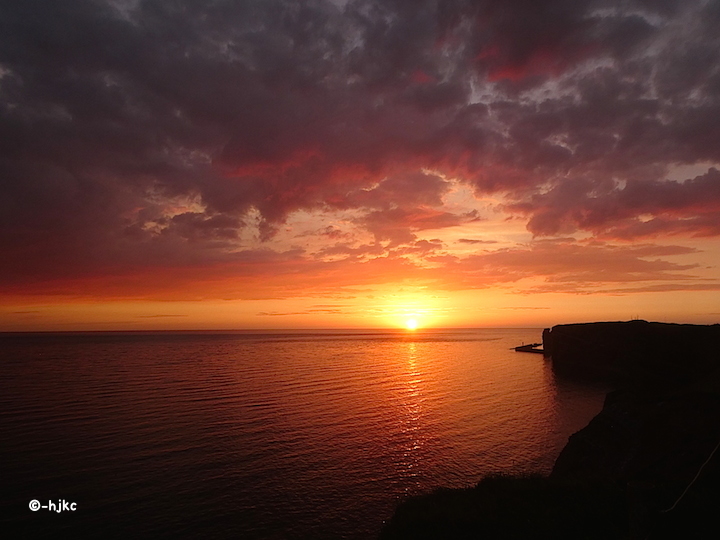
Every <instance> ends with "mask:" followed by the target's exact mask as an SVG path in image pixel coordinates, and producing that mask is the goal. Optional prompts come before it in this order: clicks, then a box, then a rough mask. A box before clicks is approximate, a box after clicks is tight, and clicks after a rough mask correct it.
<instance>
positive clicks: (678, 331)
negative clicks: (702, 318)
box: [381, 321, 720, 540]
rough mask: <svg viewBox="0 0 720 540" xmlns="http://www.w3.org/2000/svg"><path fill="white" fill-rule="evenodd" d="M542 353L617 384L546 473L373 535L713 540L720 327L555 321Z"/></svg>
mask: <svg viewBox="0 0 720 540" xmlns="http://www.w3.org/2000/svg"><path fill="white" fill-rule="evenodd" d="M543 349H544V350H545V354H546V356H549V357H550V358H551V361H552V362H553V368H554V370H555V372H556V373H557V375H558V376H560V377H573V378H576V379H577V378H581V379H585V380H588V381H604V382H611V383H612V384H613V386H614V387H615V388H616V390H615V391H613V392H611V393H609V394H608V396H607V398H606V400H605V404H604V406H603V409H602V411H601V412H600V413H599V414H598V415H597V416H596V417H595V418H594V419H593V420H592V421H591V422H590V423H589V424H588V426H587V427H585V428H583V429H582V430H580V431H579V432H577V433H575V434H574V435H572V436H571V437H570V440H569V441H568V444H567V445H566V446H565V448H564V449H563V451H562V452H561V454H560V456H559V457H558V459H557V461H556V463H555V466H554V468H553V471H552V473H551V474H550V476H549V477H547V478H543V477H529V478H527V477H526V478H513V477H491V478H485V479H483V480H482V481H481V482H479V483H478V484H477V486H475V487H472V488H467V489H463V490H448V489H441V490H437V491H435V492H433V493H431V494H429V495H425V496H420V497H415V498H412V499H409V500H408V501H406V502H405V503H403V504H401V505H400V507H399V508H398V509H397V511H396V513H395V515H394V516H393V518H392V519H391V520H390V521H389V522H388V524H387V525H386V527H385V529H384V530H383V533H382V535H381V538H382V539H383V540H391V539H401V538H402V539H410V538H412V539H460V538H462V539H465V538H484V539H493V538H503V539H505V538H518V539H520V538H522V539H531V538H593V539H595V538H598V539H599V538H603V539H620V538H627V539H668V540H669V539H678V538H683V539H690V538H702V539H704V538H708V539H709V538H717V537H718V536H720V519H719V518H718V509H720V325H712V326H697V325H678V324H664V323H650V322H646V321H630V322H608V323H590V324H570V325H560V326H555V327H553V328H552V329H548V330H545V331H544V332H543Z"/></svg>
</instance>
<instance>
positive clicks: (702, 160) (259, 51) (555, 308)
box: [0, 0, 720, 331]
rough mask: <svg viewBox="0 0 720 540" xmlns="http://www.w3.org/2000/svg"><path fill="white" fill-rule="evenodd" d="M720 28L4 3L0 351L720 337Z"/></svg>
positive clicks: (499, 8) (337, 0) (657, 22)
mask: <svg viewBox="0 0 720 540" xmlns="http://www.w3.org/2000/svg"><path fill="white" fill-rule="evenodd" d="M718 28H720V2H718V1H707V0H702V1H693V0H682V1H671V0H667V1H666V0H626V1H622V2H620V1H602V0H598V1H595V0H548V1H544V2H538V1H536V0H504V1H480V0H478V1H474V0H446V1H444V0H433V1H429V0H412V1H410V0H307V1H286V0H245V1H224V0H216V1H206V2H201V1H189V0H187V1H184V0H73V1H72V2H56V1H52V0H41V1H38V0H23V1H22V2H16V1H10V0H8V1H0V254H2V255H1V258H0V261H1V262H0V331H3V330H4V331H16V330H114V329H117V330H142V329H213V328H216V329H233V328H238V329H242V328H248V329H253V328H359V327H372V328H391V327H403V326H405V325H406V324H407V322H408V321H409V320H414V321H415V322H416V324H417V325H418V326H419V327H421V328H422V327H425V328H428V327H493V326H494V327H501V326H516V327H518V326H519V327H523V326H524V327H542V326H550V325H553V324H561V323H571V322H582V321H594V320H629V319H633V318H641V319H646V320H658V321H667V322H688V323H702V324H708V323H717V322H720V271H719V267H720V249H718V248H719V247H720V244H719V242H718V241H719V239H720V238H719V237H720V32H718Z"/></svg>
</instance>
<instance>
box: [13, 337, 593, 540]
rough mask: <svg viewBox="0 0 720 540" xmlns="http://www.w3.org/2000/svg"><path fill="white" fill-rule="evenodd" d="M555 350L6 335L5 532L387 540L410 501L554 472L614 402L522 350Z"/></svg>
mask: <svg viewBox="0 0 720 540" xmlns="http://www.w3.org/2000/svg"><path fill="white" fill-rule="evenodd" d="M540 340H541V329H479V330H468V329H462V330H442V331H440V330H418V331H416V332H408V331H376V330H367V331H361V330H353V331H304V332H301V331H297V332H287V331H285V332H279V331H278V332H263V333H261V332H250V331H243V332H89V333H43V334H0V367H1V369H2V372H1V374H0V429H1V432H0V434H1V436H2V444H1V445H0V447H1V450H0V452H1V454H0V462H1V463H2V468H3V472H2V477H3V478H2V483H3V486H2V491H3V493H2V497H3V509H4V515H3V522H4V523H3V527H4V528H5V529H7V528H8V527H13V528H15V529H16V530H19V531H22V533H21V535H19V536H18V538H20V537H28V538H29V537H31V535H32V537H56V536H57V537H59V536H61V535H63V536H66V537H82V536H86V535H87V534H88V533H92V534H96V535H103V537H118V538H120V537H123V538H136V537H142V536H146V537H155V538H163V537H168V538H176V537H192V538H242V539H246V538H247V539H325V538H327V539H334V538H347V539H368V538H375V537H377V535H378V533H379V531H380V529H381V528H382V526H383V522H384V521H385V520H388V519H389V518H390V517H391V515H392V513H393V510H394V509H395V507H396V506H397V504H398V502H399V501H401V500H403V499H404V498H406V497H408V496H410V495H414V494H418V493H425V492H428V491H431V490H432V489H434V488H436V487H441V486H443V487H467V486H472V485H474V484H475V483H477V482H478V480H480V479H481V478H482V477H483V476H484V475H486V474H489V473H498V472H503V473H548V472H549V471H550V469H551V468H552V465H553V462H554V460H555V458H556V457H557V455H558V454H559V452H560V450H561V449H562V447H563V446H564V445H565V443H566V442H567V438H568V436H569V435H570V434H572V433H573V432H575V431H577V430H578V429H580V428H582V427H583V426H585V425H586V424H587V422H588V421H589V420H590V419H591V418H592V417H593V416H594V415H595V414H597V413H598V412H599V410H600V409H601V407H602V402H603V399H604V395H605V389H604V388H601V387H591V386H583V385H580V384H575V383H572V382H568V381H563V380H558V379H556V378H555V376H554V375H553V372H552V369H551V365H550V363H549V362H548V361H546V360H545V359H543V357H542V356H541V355H535V354H523V353H517V352H514V351H513V350H511V347H514V346H516V345H520V344H521V343H523V342H524V343H530V342H537V341H540ZM31 501H38V502H37V504H38V506H40V508H39V509H38V510H37V511H33V510H31V509H30V503H31ZM63 503H64V504H63ZM73 503H74V505H73ZM71 505H72V506H71ZM42 506H45V507H47V508H42Z"/></svg>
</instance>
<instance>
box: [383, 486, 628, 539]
mask: <svg viewBox="0 0 720 540" xmlns="http://www.w3.org/2000/svg"><path fill="white" fill-rule="evenodd" d="M627 531H628V523H627V512H626V509H625V504H624V494H623V492H622V490H620V489H619V488H618V487H617V486H613V485H603V484H597V483H593V484H582V483H572V482H571V483H568V482H562V481H555V480H552V479H548V478H542V477H522V478H512V477H503V476H499V477H498V476H496V477H488V478H485V479H483V480H482V481H481V482H479V483H478V484H477V486H475V487H473V488H467V489H439V490H436V491H434V492H433V493H431V494H429V495H425V496H421V497H415V498H412V499H410V500H408V501H406V502H405V503H403V504H402V505H400V507H399V508H398V509H397V511H396V512H395V515H394V516H393V517H392V519H391V520H390V521H389V522H388V523H387V525H386V526H385V528H384V529H383V532H382V534H381V536H380V538H381V540H399V539H403V540H405V539H407V540H410V539H412V540H431V539H432V540H439V539H463V540H464V539H475V538H503V539H518V540H521V539H522V540H528V539H541V538H542V539H545V538H547V539H551V538H576V539H583V538H585V539H607V538H614V539H617V538H626V537H627Z"/></svg>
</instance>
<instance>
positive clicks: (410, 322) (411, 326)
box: [405, 319, 418, 330]
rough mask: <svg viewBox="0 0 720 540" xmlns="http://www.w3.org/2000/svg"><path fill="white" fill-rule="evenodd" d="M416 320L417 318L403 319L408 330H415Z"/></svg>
mask: <svg viewBox="0 0 720 540" xmlns="http://www.w3.org/2000/svg"><path fill="white" fill-rule="evenodd" d="M417 327H418V322H417V319H408V320H407V321H405V328H407V329H408V330H417Z"/></svg>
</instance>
